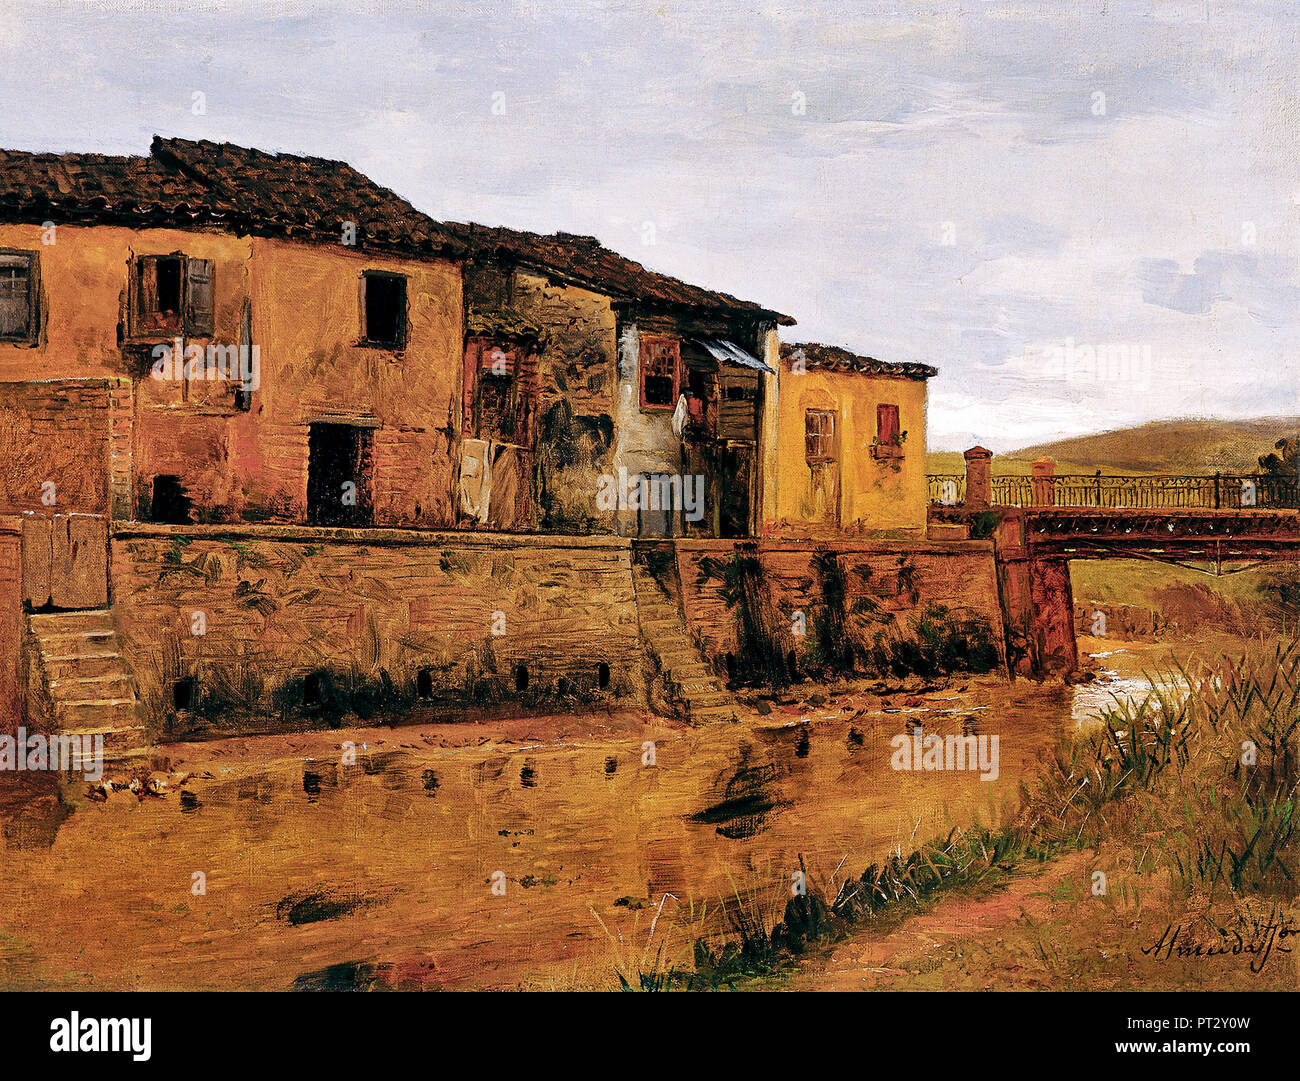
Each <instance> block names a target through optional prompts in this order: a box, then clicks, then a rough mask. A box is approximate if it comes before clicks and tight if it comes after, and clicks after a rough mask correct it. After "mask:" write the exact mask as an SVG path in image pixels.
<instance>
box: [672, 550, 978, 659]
mask: <svg viewBox="0 0 1300 1081" xmlns="http://www.w3.org/2000/svg"><path fill="white" fill-rule="evenodd" d="M818 548H825V549H827V550H830V551H832V552H834V553H836V554H837V555H838V556H839V557H840V559H841V562H842V564H843V567H844V570H845V572H846V574H845V584H846V586H847V589H846V593H847V600H848V603H849V604H850V605H852V604H853V603H854V602H856V601H857V600H859V599H867V600H869V601H871V602H872V603H873V604H875V605H877V606H878V607H879V609H880V610H881V612H882V613H886V614H888V615H890V616H892V618H893V619H894V621H895V622H898V621H899V620H904V619H906V617H907V616H908V615H910V614H912V613H914V612H915V611H917V610H918V609H919V608H921V607H922V606H924V605H926V604H929V603H936V604H941V605H944V606H945V607H947V608H949V609H950V610H953V611H962V612H968V613H971V614H974V615H978V616H981V617H983V618H984V619H986V620H987V621H988V623H989V625H990V627H991V629H992V631H993V634H994V637H995V638H996V640H997V641H998V642H1001V641H1002V635H1003V631H1002V612H1001V609H1000V607H999V605H998V593H997V577H996V572H995V568H994V561H993V546H992V544H991V543H989V542H987V541H966V542H961V543H950V544H942V545H938V544H920V545H918V544H913V543H910V542H888V541H882V542H863V541H843V540H842V541H832V542H827V543H825V544H818V545H814V544H812V543H809V542H806V541H805V542H797V541H760V542H757V543H756V544H754V545H748V546H744V548H743V549H742V548H741V547H740V546H737V545H736V544H735V543H734V542H731V541H715V540H698V541H697V540H680V541H678V542H677V543H676V554H677V573H678V578H679V580H680V583H681V589H682V604H683V608H684V611H685V613H686V618H687V623H688V626H690V627H691V628H692V630H693V631H694V633H695V634H696V636H697V639H698V640H699V642H700V644H701V645H702V647H703V648H704V651H705V653H706V655H707V656H708V657H709V659H710V660H712V661H714V662H715V663H717V664H718V665H719V667H721V664H720V662H721V660H722V658H724V657H725V656H726V655H727V654H728V653H732V654H734V653H735V652H736V651H737V640H736V623H735V616H734V613H733V611H732V610H730V609H729V608H728V607H727V604H726V602H725V601H724V600H723V599H722V596H721V594H720V591H719V588H718V587H719V583H718V581H717V580H716V579H710V578H705V579H703V580H702V579H701V569H702V568H701V564H702V562H703V561H704V560H706V559H709V558H713V559H715V560H717V559H726V558H729V557H730V556H731V555H732V554H733V553H735V552H737V551H741V550H745V551H751V552H753V553H754V554H756V555H757V556H758V559H759V562H760V563H761V565H762V567H763V577H764V581H765V583H766V585H767V588H768V591H769V595H770V599H771V601H772V603H773V605H774V606H775V608H776V609H777V610H778V611H779V612H780V615H781V618H782V627H783V629H784V631H785V632H787V634H786V636H787V638H788V643H787V648H790V649H793V650H794V651H795V653H796V656H798V655H801V654H802V651H803V650H804V649H805V648H806V647H807V645H808V643H809V636H808V635H805V636H803V637H802V638H801V637H800V636H798V635H796V634H794V633H793V627H794V623H795V620H794V613H795V612H802V613H803V614H804V624H805V626H806V627H811V626H813V622H814V618H815V615H816V612H817V611H818V609H819V608H820V607H821V606H822V604H823V600H822V596H821V591H820V587H819V585H818V582H817V576H816V574H815V573H814V570H813V558H814V555H815V552H816V550H817V549H818ZM860 570H869V571H870V573H869V575H867V576H865V577H864V576H863V575H862V574H859V573H858V571H860Z"/></svg>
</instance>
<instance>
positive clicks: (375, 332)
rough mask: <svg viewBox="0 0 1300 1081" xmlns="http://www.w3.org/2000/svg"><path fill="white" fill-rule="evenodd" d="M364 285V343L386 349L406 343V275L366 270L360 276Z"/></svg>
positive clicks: (401, 346)
mask: <svg viewBox="0 0 1300 1081" xmlns="http://www.w3.org/2000/svg"><path fill="white" fill-rule="evenodd" d="M362 284H363V287H364V298H365V303H364V308H365V326H364V339H365V342H366V344H367V345H382V346H384V347H386V348H388V349H403V348H405V346H406V279H405V278H404V277H402V276H401V275H400V274H386V273H384V272H382V271H379V270H367V271H366V272H365V274H364V275H363V276H362Z"/></svg>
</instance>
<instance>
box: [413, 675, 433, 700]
mask: <svg viewBox="0 0 1300 1081" xmlns="http://www.w3.org/2000/svg"><path fill="white" fill-rule="evenodd" d="M415 694H416V697H417V698H432V697H433V669H432V668H421V669H420V670H419V671H418V672H416V673H415Z"/></svg>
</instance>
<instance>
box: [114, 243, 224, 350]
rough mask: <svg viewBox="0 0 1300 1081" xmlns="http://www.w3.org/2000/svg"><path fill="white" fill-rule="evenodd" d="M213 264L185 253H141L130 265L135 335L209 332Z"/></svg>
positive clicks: (211, 313) (210, 329) (133, 331)
mask: <svg viewBox="0 0 1300 1081" xmlns="http://www.w3.org/2000/svg"><path fill="white" fill-rule="evenodd" d="M214 266H215V265H214V264H213V262H212V261H211V260H210V259H191V258H189V257H188V256H185V255H179V254H178V255H142V256H140V257H139V258H138V259H136V261H135V264H134V267H133V271H132V273H133V281H132V286H131V298H132V304H131V332H132V333H133V334H137V335H146V336H149V335H154V334H163V333H166V334H180V333H186V334H194V335H197V336H199V337H208V336H210V335H211V334H212V332H213V318H214V317H213V307H214V304H215V296H216V292H215V285H214V276H215V270H214Z"/></svg>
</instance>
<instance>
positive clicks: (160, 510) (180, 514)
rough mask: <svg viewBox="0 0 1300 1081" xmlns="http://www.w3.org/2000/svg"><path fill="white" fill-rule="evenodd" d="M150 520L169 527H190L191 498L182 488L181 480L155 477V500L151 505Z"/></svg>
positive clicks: (178, 478) (171, 477)
mask: <svg viewBox="0 0 1300 1081" xmlns="http://www.w3.org/2000/svg"><path fill="white" fill-rule="evenodd" d="M149 520H150V521H151V522H164V523H166V524H167V525H188V524H189V521H190V498H189V496H187V495H186V494H185V491H184V489H183V488H181V478H180V477H173V476H161V477H154V479H153V499H152V501H151V502H150V504H149Z"/></svg>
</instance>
